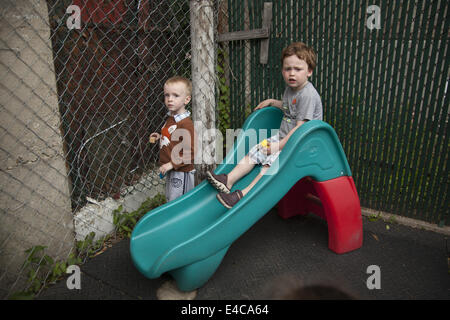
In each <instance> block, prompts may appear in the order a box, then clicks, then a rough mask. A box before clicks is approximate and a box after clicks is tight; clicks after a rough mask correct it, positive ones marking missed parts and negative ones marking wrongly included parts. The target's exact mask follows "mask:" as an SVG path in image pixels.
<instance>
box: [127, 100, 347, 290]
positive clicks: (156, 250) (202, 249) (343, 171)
mask: <svg viewBox="0 0 450 320" xmlns="http://www.w3.org/2000/svg"><path fill="white" fill-rule="evenodd" d="M281 119H282V113H281V111H280V110H279V109H277V108H274V107H268V108H263V109H261V110H258V111H256V112H254V113H252V114H251V115H250V116H249V117H248V118H247V120H246V121H245V124H244V126H243V128H242V131H241V132H240V134H239V135H238V137H237V139H236V141H235V143H234V145H233V148H232V150H231V151H230V152H229V153H228V154H227V156H226V158H225V159H224V161H223V163H222V164H220V165H219V166H218V168H217V169H216V170H215V172H216V173H228V172H230V171H231V169H232V168H233V167H234V166H235V164H236V163H237V162H238V161H239V160H240V159H241V158H242V157H244V156H245V155H246V154H247V152H248V150H249V149H250V148H251V147H252V146H253V145H254V144H256V143H259V142H260V141H262V140H263V139H264V138H267V137H270V136H271V135H272V134H273V133H274V132H276V131H272V130H273V129H278V128H279V126H280V122H281ZM267 130H269V132H267ZM255 136H256V137H257V138H256V139H255V138H254V137H255ZM252 140H255V141H252ZM260 169H261V167H260V166H255V168H254V169H253V170H252V171H251V172H250V173H249V174H248V175H247V176H245V177H244V178H242V179H241V180H240V181H239V182H238V183H236V185H234V186H233V190H234V189H242V188H244V187H245V186H247V185H248V184H249V183H250V182H251V181H252V180H253V178H254V177H255V176H256V175H257V174H258V172H259V170H260ZM305 176H310V177H312V178H313V179H314V180H316V181H326V180H330V179H334V178H337V177H341V176H351V172H350V168H349V166H348V163H347V159H346V157H345V154H344V152H343V150H342V146H341V144H340V142H339V139H338V137H337V135H336V133H335V131H334V129H333V128H332V127H331V126H330V125H328V124H327V123H325V122H323V121H319V120H313V121H308V122H307V123H305V124H304V125H302V126H301V127H300V128H299V129H298V130H296V131H295V132H294V134H293V135H292V136H291V138H290V139H289V141H288V142H287V143H286V145H285V147H284V148H283V151H282V152H281V153H280V156H279V158H278V163H277V164H274V165H273V166H272V167H271V168H270V169H269V170H268V171H267V173H266V175H264V176H263V177H262V178H261V180H260V181H259V182H258V183H257V184H256V185H255V187H254V188H253V189H252V190H251V191H250V192H249V193H248V194H247V195H246V196H245V197H244V198H242V199H241V200H240V201H239V202H238V203H237V204H236V205H235V206H234V207H233V208H232V209H226V208H225V207H224V206H222V205H221V204H220V202H219V201H218V200H217V198H216V194H217V191H216V190H215V189H214V188H213V187H212V186H211V185H210V184H209V183H208V182H207V181H203V182H202V183H200V184H199V185H198V186H196V187H195V188H194V189H192V190H191V191H189V192H188V193H186V194H184V195H183V196H182V197H180V198H178V199H176V200H174V201H171V202H169V203H166V204H164V205H162V206H160V207H158V208H156V209H154V210H152V211H150V212H148V213H147V214H146V215H145V216H144V217H143V218H142V219H141V220H139V222H138V223H137V225H136V227H135V228H134V230H133V233H132V236H131V242H130V250H131V257H132V260H133V263H134V265H135V266H136V268H137V269H138V270H139V271H140V272H141V273H142V274H144V275H145V276H146V277H148V278H158V277H160V276H161V274H163V273H165V272H169V273H170V274H171V275H172V276H173V277H174V279H175V280H176V282H177V285H178V287H179V289H181V290H184V291H190V290H193V289H196V288H198V287H201V286H202V285H203V284H204V283H205V282H206V281H208V279H209V278H210V277H211V276H212V274H213V273H214V272H215V270H216V269H217V267H218V266H219V264H220V262H221V261H222V259H223V257H224V255H225V254H226V252H227V250H228V248H229V247H230V245H231V244H232V243H233V242H234V241H235V240H236V239H238V238H239V237H240V236H241V235H242V234H243V233H244V232H245V231H247V230H248V229H249V228H250V227H251V226H252V225H253V224H254V223H256V222H257V221H258V220H259V219H260V218H261V217H263V216H264V215H265V214H266V213H267V212H268V211H269V210H270V209H271V208H273V207H274V206H275V205H276V204H277V202H278V201H279V200H280V199H281V198H282V197H283V196H284V195H285V194H286V193H287V192H288V191H289V190H290V188H291V187H292V186H293V185H294V184H295V183H296V182H297V181H298V180H300V179H301V178H303V177H305Z"/></svg>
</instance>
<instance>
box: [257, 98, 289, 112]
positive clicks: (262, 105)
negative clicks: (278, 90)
mask: <svg viewBox="0 0 450 320" xmlns="http://www.w3.org/2000/svg"><path fill="white" fill-rule="evenodd" d="M268 106H274V107H277V108H279V109H281V108H282V107H283V101H280V100H276V99H267V100H264V101H261V102H260V103H259V104H258V105H257V106H256V108H255V110H253V111H256V110H259V109H262V108H265V107H268Z"/></svg>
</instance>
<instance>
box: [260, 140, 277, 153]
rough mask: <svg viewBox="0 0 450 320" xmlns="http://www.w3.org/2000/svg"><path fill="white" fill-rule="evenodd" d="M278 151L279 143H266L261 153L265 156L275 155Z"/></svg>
mask: <svg viewBox="0 0 450 320" xmlns="http://www.w3.org/2000/svg"><path fill="white" fill-rule="evenodd" d="M279 150H280V143H279V142H269V141H267V145H266V147H263V148H261V151H262V152H263V153H264V154H266V155H269V154H272V153H276V152H278V151H279Z"/></svg>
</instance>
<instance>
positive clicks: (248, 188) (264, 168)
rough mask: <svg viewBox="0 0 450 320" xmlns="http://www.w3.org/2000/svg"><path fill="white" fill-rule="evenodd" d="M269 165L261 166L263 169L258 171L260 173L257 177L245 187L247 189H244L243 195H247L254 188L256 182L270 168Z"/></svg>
mask: <svg viewBox="0 0 450 320" xmlns="http://www.w3.org/2000/svg"><path fill="white" fill-rule="evenodd" d="M269 168H270V167H269V166H263V167H262V168H261V171H260V172H259V173H258V175H257V176H256V177H255V179H253V181H252V182H250V184H249V185H248V186H247V187H245V189H243V190H242V195H244V196H245V195H246V194H247V193H248V192H249V191H250V190H252V188H253V187H254V186H255V184H256V183H257V182H258V181H259V179H261V177H262V176H263V175H264V173H266V171H267V169H269Z"/></svg>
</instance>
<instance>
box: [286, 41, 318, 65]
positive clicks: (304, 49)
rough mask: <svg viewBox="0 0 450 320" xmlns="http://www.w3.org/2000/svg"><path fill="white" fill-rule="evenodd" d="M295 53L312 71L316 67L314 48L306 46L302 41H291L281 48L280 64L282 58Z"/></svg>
mask: <svg viewBox="0 0 450 320" xmlns="http://www.w3.org/2000/svg"><path fill="white" fill-rule="evenodd" d="M292 55H296V56H297V57H298V58H299V59H302V60H304V61H305V62H306V63H307V64H308V68H309V69H310V70H311V71H312V70H314V68H315V67H316V61H317V55H316V53H315V52H314V49H313V48H311V47H308V46H307V45H306V44H304V43H303V42H293V43H291V44H290V45H289V46H287V47H286V48H284V49H283V51H282V52H281V64H282V65H283V62H284V59H285V58H286V57H290V56H292Z"/></svg>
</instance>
